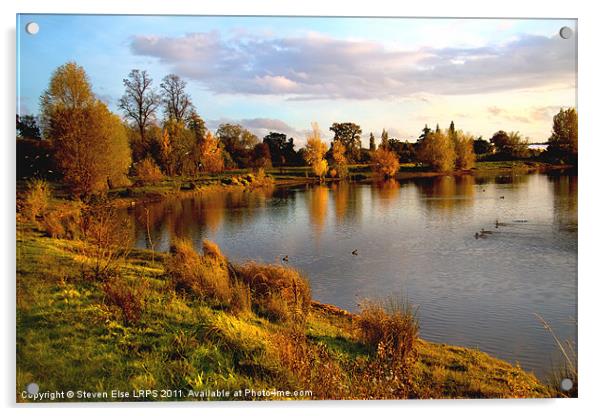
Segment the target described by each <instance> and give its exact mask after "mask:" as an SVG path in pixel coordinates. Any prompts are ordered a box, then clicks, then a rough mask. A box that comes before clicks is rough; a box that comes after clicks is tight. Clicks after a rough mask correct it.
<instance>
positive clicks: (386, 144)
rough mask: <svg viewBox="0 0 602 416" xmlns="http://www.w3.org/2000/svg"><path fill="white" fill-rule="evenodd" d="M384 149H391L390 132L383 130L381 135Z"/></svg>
mask: <svg viewBox="0 0 602 416" xmlns="http://www.w3.org/2000/svg"><path fill="white" fill-rule="evenodd" d="M379 147H381V148H383V149H388V148H389V132H388V131H387V130H385V129H383V132H382V133H381V134H380V146H379Z"/></svg>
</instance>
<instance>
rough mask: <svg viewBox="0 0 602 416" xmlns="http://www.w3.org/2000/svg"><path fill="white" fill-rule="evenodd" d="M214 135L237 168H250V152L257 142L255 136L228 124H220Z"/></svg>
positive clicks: (238, 125)
mask: <svg viewBox="0 0 602 416" xmlns="http://www.w3.org/2000/svg"><path fill="white" fill-rule="evenodd" d="M216 135H217V137H218V138H219V140H220V141H221V142H222V145H223V146H224V149H225V150H226V152H228V154H230V156H231V157H232V159H233V160H234V162H235V163H236V165H237V166H238V167H241V168H244V167H248V166H250V163H251V156H252V155H251V152H252V150H253V148H254V147H255V145H256V144H257V143H258V142H259V139H258V138H257V136H255V135H254V134H253V133H251V132H250V131H249V130H247V129H245V128H243V127H242V126H241V125H240V124H229V123H225V124H220V126H219V127H218V129H217V132H216Z"/></svg>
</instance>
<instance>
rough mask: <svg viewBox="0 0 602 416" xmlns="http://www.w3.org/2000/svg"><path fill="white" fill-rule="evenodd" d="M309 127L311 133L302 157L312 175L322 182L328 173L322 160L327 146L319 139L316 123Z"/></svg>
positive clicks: (326, 165) (324, 161) (318, 129)
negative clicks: (309, 167) (310, 169)
mask: <svg viewBox="0 0 602 416" xmlns="http://www.w3.org/2000/svg"><path fill="white" fill-rule="evenodd" d="M311 127H312V131H311V133H310V134H309V135H308V137H307V144H306V145H305V152H304V154H303V156H304V158H305V161H306V162H307V164H308V165H309V166H311V168H312V170H313V172H314V174H315V175H316V176H318V177H319V178H320V180H322V179H323V178H324V176H325V175H326V172H327V171H328V162H326V159H324V155H325V154H326V151H327V150H328V146H327V145H326V143H324V142H323V141H322V138H321V137H320V128H319V126H318V123H315V122H314V123H311Z"/></svg>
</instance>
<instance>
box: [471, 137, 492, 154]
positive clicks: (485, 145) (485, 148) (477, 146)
mask: <svg viewBox="0 0 602 416" xmlns="http://www.w3.org/2000/svg"><path fill="white" fill-rule="evenodd" d="M472 145H473V150H474V152H475V153H476V154H477V155H485V154H487V153H490V152H491V148H492V145H491V143H489V142H488V141H487V140H484V139H483V138H482V137H479V138H478V139H476V140H475V141H474V142H473V144H472Z"/></svg>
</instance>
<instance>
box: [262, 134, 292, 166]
mask: <svg viewBox="0 0 602 416" xmlns="http://www.w3.org/2000/svg"><path fill="white" fill-rule="evenodd" d="M263 142H264V143H265V144H267V145H268V147H269V148H270V155H271V157H272V166H285V165H296V164H298V160H297V159H298V156H297V152H295V144H294V141H293V138H292V137H291V138H288V139H287V137H286V134H284V133H277V132H273V131H272V132H270V133H269V134H268V135H267V136H265V137H264V138H263Z"/></svg>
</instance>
